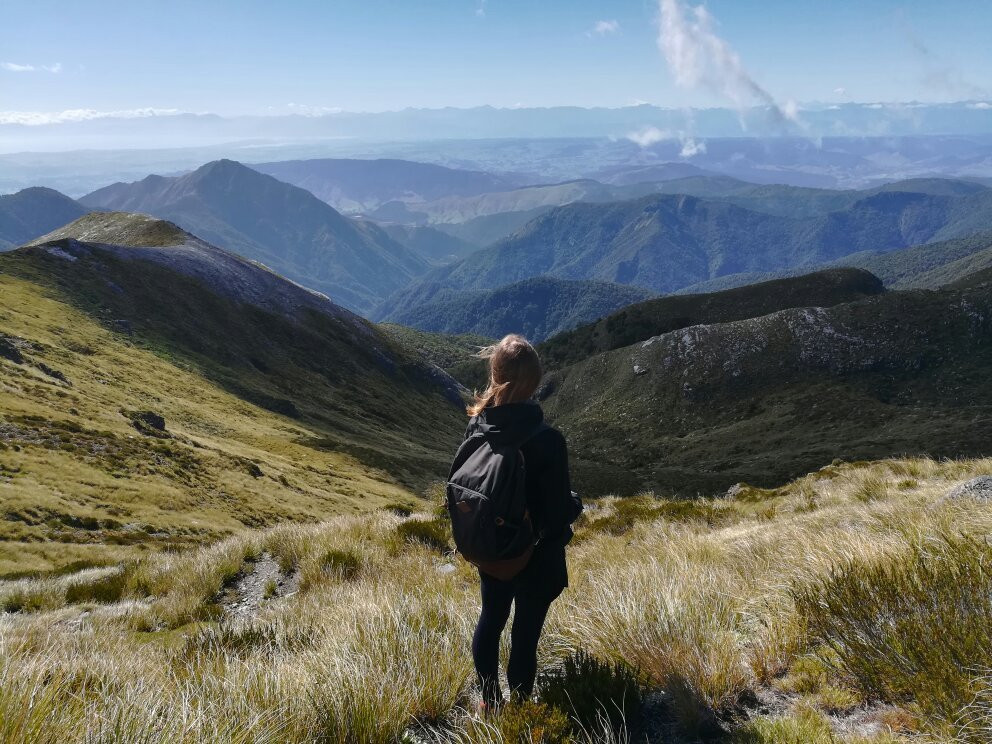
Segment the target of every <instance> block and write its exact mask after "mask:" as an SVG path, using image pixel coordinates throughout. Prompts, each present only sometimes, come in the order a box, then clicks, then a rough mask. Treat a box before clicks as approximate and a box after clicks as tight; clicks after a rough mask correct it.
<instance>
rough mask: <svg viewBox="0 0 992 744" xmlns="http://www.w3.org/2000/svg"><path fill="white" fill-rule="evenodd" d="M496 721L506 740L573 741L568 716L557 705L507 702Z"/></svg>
mask: <svg viewBox="0 0 992 744" xmlns="http://www.w3.org/2000/svg"><path fill="white" fill-rule="evenodd" d="M492 724H493V725H494V726H495V727H496V729H497V730H498V731H499V733H500V734H501V735H502V737H503V741H504V742H506V744H567V743H568V742H571V741H572V738H571V724H570V722H569V720H568V716H567V715H565V713H564V712H563V711H561V710H559V709H558V708H555V707H554V706H551V705H547V704H545V703H535V702H533V701H531V700H523V701H519V702H512V703H508V704H507V705H504V706H503V708H502V709H500V711H499V713H497V714H496V717H495V719H494V720H493V721H492Z"/></svg>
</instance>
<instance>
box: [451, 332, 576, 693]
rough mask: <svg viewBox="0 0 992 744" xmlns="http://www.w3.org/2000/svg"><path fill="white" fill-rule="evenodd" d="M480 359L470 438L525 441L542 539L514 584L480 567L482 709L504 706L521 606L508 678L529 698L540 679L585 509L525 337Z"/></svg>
mask: <svg viewBox="0 0 992 744" xmlns="http://www.w3.org/2000/svg"><path fill="white" fill-rule="evenodd" d="M480 356H481V357H483V358H488V360H489V385H488V387H487V388H486V389H485V391H484V392H482V393H481V394H480V393H476V395H475V402H474V403H473V404H472V405H470V406H469V407H468V409H467V410H468V414H469V415H470V416H471V417H472V418H471V420H470V421H469V424H468V429H467V430H466V432H465V437H466V439H467V438H468V437H470V436H472V434H474V433H477V432H484V435H485V436H486V437H487V438H489V439H491V440H492V441H493V442H494V443H496V444H499V443H501V442H523V443H522V444H521V445H520V451H521V452H522V453H523V456H524V463H525V475H526V480H525V484H526V493H527V505H528V509H529V512H530V517H531V521H532V523H533V526H534V533H535V534H536V535H537V536H538V540H537V544H536V545H535V547H534V552H533V553H532V555H531V557H530V560H529V561H528V562H527V565H526V566H525V567H524V568H523V570H522V571H521V572H520V573H519V574H517V575H516V576H515V577H514V578H512V579H510V580H508V581H501V580H500V579H497V578H495V577H493V576H491V575H489V574H487V573H485V572H484V571H482V570H481V569H480V571H479V578H480V580H481V582H482V614H481V615H480V616H479V624H478V625H477V626H476V629H475V635H474V636H473V638H472V656H473V658H474V660H475V669H476V672H477V673H478V676H479V686H480V688H481V691H482V700H483V708H486V707H495V706H498V705H500V704H501V703H502V701H503V694H502V691H501V689H500V684H499V676H498V675H499V640H500V635H502V633H503V628H504V627H505V626H506V622H507V620H508V618H509V616H510V607H511V605H514V606H515V611H514V616H513V626H512V628H511V630H510V661H509V665H508V666H507V670H506V676H507V680H508V682H509V684H510V692H511V694H512V695H514V696H518V697H522V698H527V697H529V696H530V694H531V692H532V691H533V688H534V678H535V677H536V675H537V642H538V639H539V638H540V636H541V629H542V628H543V626H544V619H545V617H546V616H547V613H548V608H549V607H550V606H551V603H552V602H553V601H554V600H555V599H556V598H557V597H558V595H560V594H561V593H562V591H563V590H564V589H565V587H566V586H568V572H567V570H566V567H565V545H567V544H568V541H569V540H571V538H572V529H571V527H570V525H571V524H572V522H574V521H575V519H576V518H577V517H578V516H579V514H580V513H581V511H582V504H581V502H580V501H579V499H578V497H577V496H575V495H574V494H573V493H572V489H571V485H570V483H569V478H568V451H567V449H566V446H565V438H564V437H563V436H562V435H561V433H560V432H558V431H557V430H556V429H553V428H552V427H550V426H548V425H547V424H545V423H544V414H543V413H542V411H541V407H540V406H539V405H538V404H537V402H536V401H534V400H532V398H533V395H534V393H535V392H536V391H537V387H538V385H539V384H540V382H541V362H540V360H539V359H538V356H537V352H536V351H535V350H534V347H533V346H531V345H530V343H528V342H527V340H526V339H525V338H523V337H522V336H517V335H509V336H507V337H506V338H504V339H503V340H502V341H500V342H499V343H498V344H495V345H494V346H490V347H488V348H486V349H483V350H482V352H480Z"/></svg>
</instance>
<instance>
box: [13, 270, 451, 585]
mask: <svg viewBox="0 0 992 744" xmlns="http://www.w3.org/2000/svg"><path fill="white" fill-rule="evenodd" d="M81 263H82V262H81V261H80V262H77V264H72V265H70V264H68V262H65V261H60V260H59V259H55V258H50V257H49V258H44V257H42V256H33V257H32V256H23V255H20V256H10V255H4V256H3V257H2V260H0V330H2V332H3V334H4V338H5V339H13V341H14V342H16V344H17V349H18V351H19V353H20V355H21V357H22V360H21V363H17V362H15V361H12V360H10V359H7V358H2V357H0V368H2V376H3V380H4V383H3V392H2V396H3V405H2V407H0V494H2V496H3V499H2V507H0V512H2V515H3V517H4V518H3V519H0V577H2V576H5V575H7V576H12V577H16V576H23V575H30V574H36V573H44V572H47V571H51V570H53V569H58V568H60V567H62V566H66V565H70V564H73V563H78V562H80V561H82V562H88V563H90V564H107V563H117V562H119V561H122V560H128V559H132V558H135V557H139V556H142V555H144V554H146V553H149V552H155V551H159V550H163V549H170V550H174V549H177V548H181V547H184V546H191V545H200V544H206V543H210V542H213V541H216V540H218V539H221V538H223V537H225V536H228V535H231V534H234V533H237V532H239V531H241V530H244V529H246V528H252V527H254V528H258V527H264V526H267V525H272V524H276V523H278V522H280V521H284V520H286V519H292V520H298V521H303V522H308V521H309V522H312V521H315V520H319V519H326V518H328V517H330V516H333V515H335V514H349V513H357V512H365V511H370V510H372V509H375V508H377V507H379V506H382V505H385V504H389V503H406V504H415V503H418V502H419V499H418V498H417V496H416V493H417V491H419V489H420V487H421V486H422V485H423V484H424V483H426V482H428V481H429V480H433V479H436V478H437V477H439V476H440V475H443V473H444V471H445V469H446V467H447V458H448V457H450V452H451V451H453V449H454V445H455V444H456V443H457V438H458V435H459V433H460V431H461V429H462V426H463V423H464V416H463V413H462V412H460V411H459V410H458V408H457V407H456V406H454V405H451V404H449V403H445V402H442V399H441V398H440V397H439V396H436V395H431V394H424V393H420V392H417V393H414V394H412V395H409V396H408V395H406V393H404V392H402V391H403V390H405V389H407V388H408V386H415V385H421V383H419V382H413V381H411V380H412V379H413V378H411V377H407V375H412V376H413V377H416V374H419V373H418V372H416V370H417V369H418V366H417V363H416V362H414V361H412V360H413V356H412V352H405V351H401V350H396V351H395V354H396V355H397V356H396V357H395V358H396V359H398V360H400V362H401V367H399V368H397V369H395V370H393V372H386V371H381V372H375V371H374V370H372V369H371V368H370V367H369V366H367V365H366V363H365V362H362V361H361V360H359V359H353V358H350V357H349V354H348V351H347V348H346V345H347V344H350V343H351V342H350V341H348V340H347V339H345V338H342V337H340V336H336V335H335V334H336V333H338V332H337V331H334V330H333V329H331V328H328V327H325V326H324V325H321V323H320V322H317V321H313V323H314V324H311V325H309V326H308V325H307V324H304V325H302V326H299V327H296V328H295V330H294V328H293V327H291V326H289V325H287V324H286V323H284V322H282V321H280V320H278V319H275V318H274V317H271V316H265V314H264V313H252V312H248V313H245V312H242V311H241V310H239V309H237V308H236V307H235V306H234V305H233V304H230V303H225V302H224V301H220V300H219V299H217V298H216V297H215V298H213V299H211V298H210V296H208V294H206V293H205V291H204V290H203V288H202V287H199V286H197V285H196V284H195V283H194V282H191V281H189V280H186V279H183V278H182V277H178V276H176V275H173V274H170V273H169V272H166V271H164V270H156V269H153V268H149V269H148V271H147V272H146V273H142V272H135V271H132V272H131V273H130V274H128V273H127V269H128V267H127V266H125V265H124V264H123V263H121V262H115V261H114V260H112V259H109V258H108V259H107V260H106V262H105V263H104V264H103V268H104V270H105V271H106V272H108V276H107V277H106V278H103V277H101V276H99V275H97V274H95V273H92V271H91V268H87V267H84V266H81V265H80V264H81ZM108 280H110V281H113V282H115V283H116V284H118V286H121V287H125V288H126V289H127V293H126V295H124V296H120V295H118V294H117V293H116V292H112V291H109V290H108V289H107V287H108V285H107V281H108ZM153 298H158V299H157V300H154V299H153ZM170 298H172V299H170ZM173 300H175V301H173ZM121 317H124V318H132V319H138V318H141V319H143V320H141V321H138V320H135V322H134V323H133V324H132V328H133V333H132V335H128V334H126V333H121V332H120V331H116V330H114V329H115V326H114V324H113V323H112V320H113V319H115V318H121ZM191 318H197V320H196V323H193V322H191V320H190V319H191ZM277 336H279V337H282V339H283V340H277ZM211 339H212V340H211ZM218 339H220V340H218ZM224 339H226V341H225V340H224ZM383 343H384V344H386V348H387V349H392V347H391V346H389V343H390V342H388V341H383ZM225 344H226V345H225ZM343 344H345V345H343ZM259 346H264V347H265V348H266V349H268V351H264V350H262V349H260V348H253V347H259ZM248 357H251V358H252V359H254V360H255V362H256V363H257V364H259V365H262V366H265V367H266V368H268V369H269V372H268V373H262V372H260V371H259V368H258V367H257V366H255V365H254V364H253V363H252V362H250V361H248ZM277 358H278V359H277ZM403 360H406V361H403ZM41 365H45V366H46V367H48V368H50V369H54V370H57V371H59V372H60V373H62V374H63V375H64V376H65V379H66V380H67V381H66V382H63V381H62V380H59V379H57V378H55V377H52V376H51V375H49V374H46V373H45V372H44V371H43V370H42V369H41ZM349 365H355V366H357V367H361V369H355V370H354V371H353V372H352V371H349ZM402 365H409V366H408V367H403V366H402ZM359 380H361V381H362V382H361V385H359V382H358V381H359ZM286 386H291V387H292V388H293V390H292V392H287V391H286V390H284V388H285V387H286ZM290 398H292V399H293V400H295V403H294V404H293V405H294V408H295V409H296V411H297V414H298V415H297V418H291V417H288V416H285V415H281V414H279V413H277V412H275V411H273V410H269V409H267V408H266V407H265V405H269V407H270V409H271V408H278V406H275V405H273V404H272V401H275V400H277V399H284V400H289V399H290ZM400 398H403V399H404V400H406V404H407V405H409V406H411V407H412V408H411V409H410V412H411V415H412V416H413V419H417V418H418V416H419V420H420V421H436V422H437V423H436V425H435V424H432V425H430V426H427V427H423V426H421V427H420V428H419V434H418V436H417V437H416V443H415V444H413V446H411V444H410V443H411V441H412V440H411V438H410V437H407V436H406V435H401V434H400V433H399V432H397V431H396V426H395V422H392V423H390V422H388V421H387V419H388V418H389V417H390V415H391V414H390V413H389V412H390V411H391V409H392V406H393V403H394V401H395V400H398V399H400ZM253 401H255V402H253ZM418 412H419V413H418ZM159 416H161V417H162V418H164V422H165V425H164V429H163V428H159V423H160V422H159V420H158V418H157V417H159ZM399 439H402V440H403V445H402V446H399V445H398V444H397V442H398V441H399ZM316 443H319V444H316Z"/></svg>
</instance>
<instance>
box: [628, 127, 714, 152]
mask: <svg viewBox="0 0 992 744" xmlns="http://www.w3.org/2000/svg"><path fill="white" fill-rule="evenodd" d="M627 139H629V140H630V141H631V142H633V143H634V144H635V145H639V146H641V147H651V145H657V144H658V143H659V142H666V141H668V140H678V141H679V144H680V145H681V149H680V150H679V157H682V158H691V157H693V156H695V155H702V154H704V153H705V152H706V143H705V142H704V141H703V140H698V139H696V138H695V137H693V136H692V135H690V134H688V133H687V132H682V131H679V132H672V131H669V130H667V129H658V127H642V128H641V129H638V130H637V131H635V132H628V133H627Z"/></svg>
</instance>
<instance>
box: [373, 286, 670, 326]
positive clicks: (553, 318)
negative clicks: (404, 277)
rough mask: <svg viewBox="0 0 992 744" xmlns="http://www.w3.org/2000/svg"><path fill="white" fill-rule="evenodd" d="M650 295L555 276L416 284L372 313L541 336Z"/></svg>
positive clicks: (634, 289) (386, 318) (414, 323)
mask: <svg viewBox="0 0 992 744" xmlns="http://www.w3.org/2000/svg"><path fill="white" fill-rule="evenodd" d="M651 296H652V293H651V292H649V291H647V290H644V289H640V288H638V287H624V286H621V285H619V284H609V283H607V282H591V281H562V280H561V279H553V278H551V277H536V278H534V279H527V280H525V281H522V282H516V283H514V284H508V285H506V286H503V287H497V288H496V289H491V290H476V291H471V292H465V291H456V290H448V289H444V288H440V289H439V288H437V287H436V286H435V285H432V284H428V285H426V286H425V285H419V284H418V285H414V287H413V288H411V290H410V291H408V292H400V293H398V294H396V295H394V296H393V297H392V298H391V299H390V300H389V301H388V302H386V303H385V304H384V305H383V306H381V307H379V308H378V309H377V310H376V312H375V313H374V314H373V317H375V318H379V319H381V320H383V321H386V322H390V323H399V324H401V325H406V326H412V327H414V328H419V329H421V330H425V331H434V332H441V333H474V334H477V335H481V336H488V337H490V338H500V337H502V336H505V335H506V334H507V333H522V334H524V335H525V336H527V338H529V339H532V340H534V341H540V340H541V339H543V338H547V337H548V336H551V335H554V334H555V333H560V332H561V331H563V330H566V329H568V328H574V327H575V326H576V325H579V324H580V323H584V322H588V321H590V320H594V319H596V318H601V317H602V316H604V315H607V314H608V313H611V312H613V311H614V310H616V309H617V308H620V307H624V306H626V305H629V304H631V303H633V302H638V301H641V300H644V299H646V298H648V297H651Z"/></svg>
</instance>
